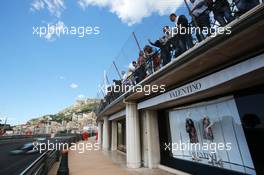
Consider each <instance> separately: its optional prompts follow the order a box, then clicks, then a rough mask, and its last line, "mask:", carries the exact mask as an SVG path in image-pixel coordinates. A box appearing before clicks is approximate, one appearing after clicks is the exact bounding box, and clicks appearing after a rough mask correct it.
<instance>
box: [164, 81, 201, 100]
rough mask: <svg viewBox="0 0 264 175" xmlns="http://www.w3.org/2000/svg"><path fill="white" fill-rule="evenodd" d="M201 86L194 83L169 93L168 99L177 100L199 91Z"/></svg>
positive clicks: (198, 83)
mask: <svg viewBox="0 0 264 175" xmlns="http://www.w3.org/2000/svg"><path fill="white" fill-rule="evenodd" d="M201 88H202V84H201V83H200V82H195V83H192V84H188V85H186V86H183V87H181V88H177V89H175V90H173V91H171V92H169V95H170V98H179V97H182V96H186V95H189V94H192V93H194V92H197V91H199V90H201Z"/></svg>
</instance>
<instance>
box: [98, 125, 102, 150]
mask: <svg viewBox="0 0 264 175" xmlns="http://www.w3.org/2000/svg"><path fill="white" fill-rule="evenodd" d="M102 127H103V122H102V121H98V144H99V146H100V148H101V147H102V129H103V128H102Z"/></svg>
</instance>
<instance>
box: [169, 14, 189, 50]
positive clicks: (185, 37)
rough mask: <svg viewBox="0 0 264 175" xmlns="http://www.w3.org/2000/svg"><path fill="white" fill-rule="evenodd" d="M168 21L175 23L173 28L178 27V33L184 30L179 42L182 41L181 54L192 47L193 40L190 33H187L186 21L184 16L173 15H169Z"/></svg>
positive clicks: (187, 25)
mask: <svg viewBox="0 0 264 175" xmlns="http://www.w3.org/2000/svg"><path fill="white" fill-rule="evenodd" d="M170 21H171V22H174V23H175V27H178V31H179V30H181V31H182V29H185V30H184V31H186V32H185V33H183V34H182V35H181V37H180V38H181V40H182V41H183V44H184V47H183V49H182V52H184V51H185V50H187V49H190V48H192V47H193V38H192V34H191V32H189V23H188V19H187V18H186V16H184V15H180V16H177V15H176V14H175V13H172V14H171V15H170Z"/></svg>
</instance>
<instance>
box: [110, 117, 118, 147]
mask: <svg viewBox="0 0 264 175" xmlns="http://www.w3.org/2000/svg"><path fill="white" fill-rule="evenodd" d="M111 141H112V142H111V150H112V151H115V150H116V149H117V122H116V121H114V120H113V121H112V137H111Z"/></svg>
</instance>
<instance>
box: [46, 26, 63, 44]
mask: <svg viewBox="0 0 264 175" xmlns="http://www.w3.org/2000/svg"><path fill="white" fill-rule="evenodd" d="M47 26H49V27H47V28H46V30H47V32H46V34H45V35H44V38H45V39H47V40H48V41H55V40H56V37H60V35H61V34H63V29H64V28H65V25H64V22H63V21H58V22H57V23H48V25H47Z"/></svg>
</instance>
